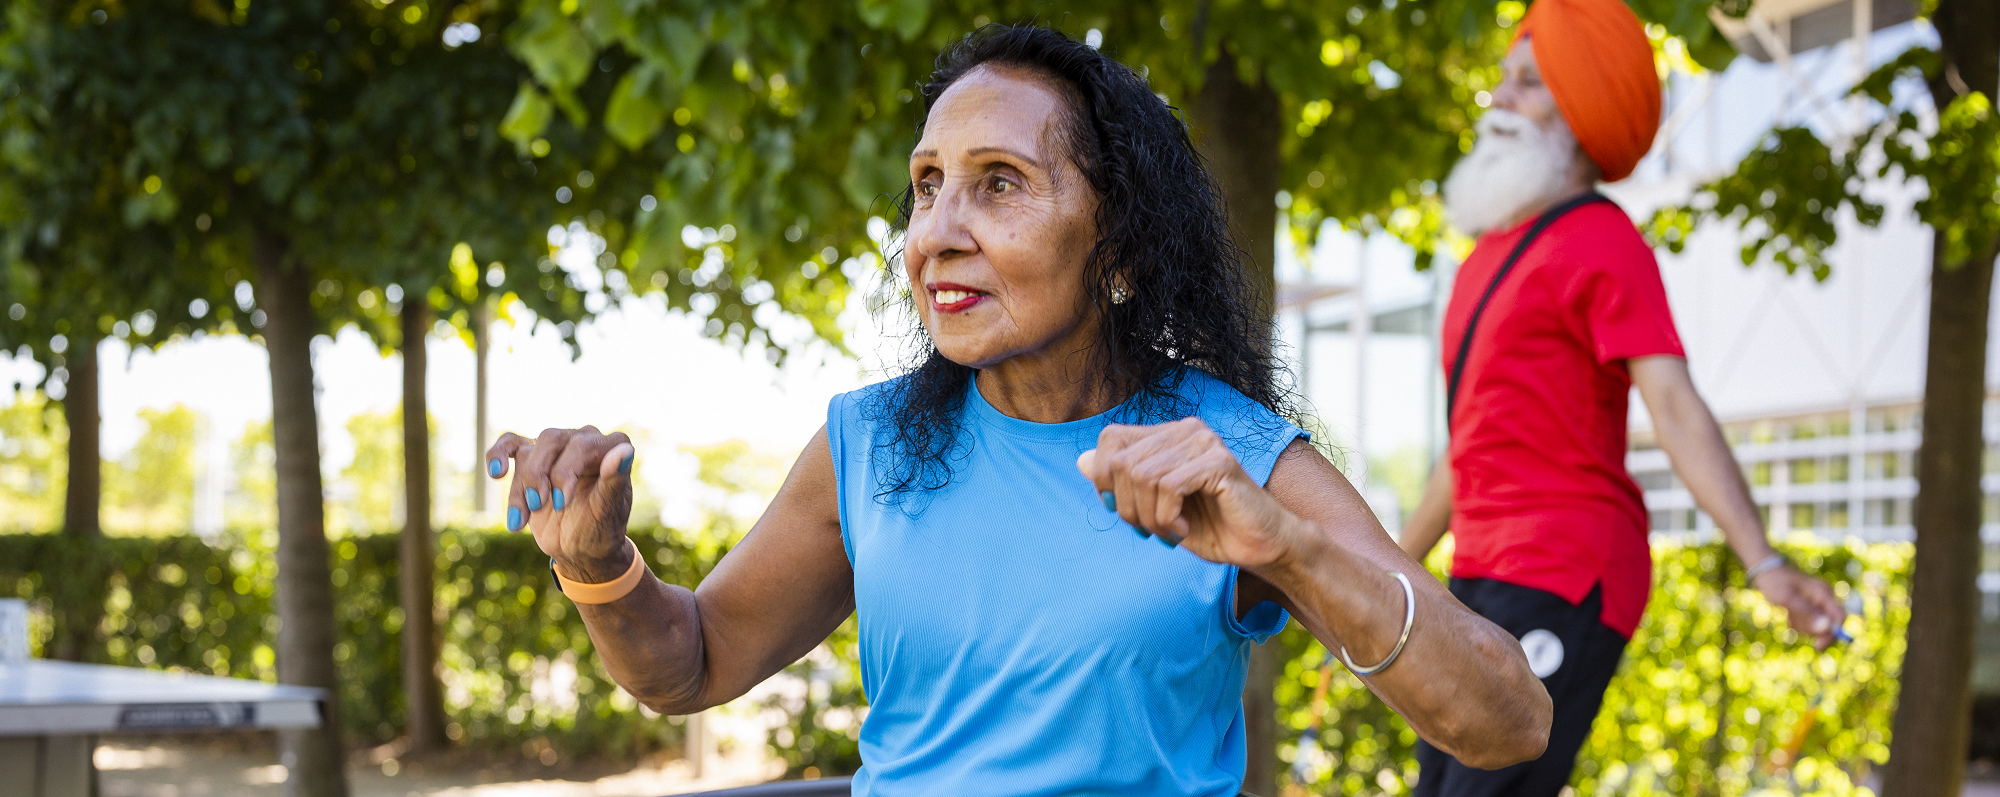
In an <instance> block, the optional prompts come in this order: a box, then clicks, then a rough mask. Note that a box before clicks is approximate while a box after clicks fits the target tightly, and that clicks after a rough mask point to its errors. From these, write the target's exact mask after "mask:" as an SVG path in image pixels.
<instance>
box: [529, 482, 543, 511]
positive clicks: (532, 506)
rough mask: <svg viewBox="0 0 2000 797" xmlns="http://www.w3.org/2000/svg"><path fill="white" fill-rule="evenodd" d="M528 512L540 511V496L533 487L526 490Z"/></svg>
mask: <svg viewBox="0 0 2000 797" xmlns="http://www.w3.org/2000/svg"><path fill="white" fill-rule="evenodd" d="M528 511H530V512H540V511H542V494H541V493H540V492H539V491H537V490H536V489H535V488H533V487H530V488H528Z"/></svg>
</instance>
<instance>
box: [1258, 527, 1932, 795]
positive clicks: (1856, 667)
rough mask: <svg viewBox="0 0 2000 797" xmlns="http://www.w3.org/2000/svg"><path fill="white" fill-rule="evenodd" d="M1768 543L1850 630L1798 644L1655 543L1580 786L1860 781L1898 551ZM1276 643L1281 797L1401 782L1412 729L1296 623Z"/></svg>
mask: <svg viewBox="0 0 2000 797" xmlns="http://www.w3.org/2000/svg"><path fill="white" fill-rule="evenodd" d="M1447 541H1448V538H1447ZM1778 547H1779V549H1780V550H1782V551H1784V552H1785V553H1786V554H1787V555H1789V556H1791V557H1792V558H1793V560H1794V561H1795V562H1797V563H1798V564H1799V566H1800V567H1801V568H1802V569H1804V570H1805V571H1806V572H1808V573H1814V574H1817V575H1819V576H1820V577H1822V578H1825V579H1827V580H1828V581H1830V582H1832V583H1833V584H1834V587H1835V590H1836V591H1837V592H1838V593H1839V594H1840V595H1841V597H1842V598H1843V599H1845V600H1846V601H1847V602H1848V608H1849V610H1850V611H1851V612H1854V613H1856V614H1857V615H1858V616H1859V619H1857V620H1850V621H1849V624H1848V629H1849V630H1850V631H1852V632H1854V635H1855V641H1854V642H1853V643H1852V644H1849V645H1845V646H1841V647H1836V648H1834V649H1832V650H1830V651H1828V652H1827V653H1825V654H1820V653H1815V652H1814V651H1813V650H1812V648H1811V647H1810V646H1808V645H1806V644H1803V643H1801V642H1800V641H1799V640H1798V638H1797V636H1796V634H1795V633H1794V632H1792V631H1791V630H1790V629H1789V628H1787V627H1786V626H1785V621H1784V617H1783V613H1782V612H1781V611H1778V610H1776V609H1774V608H1773V607H1772V606H1771V605H1770V604H1768V603H1766V602H1765V601H1764V599H1763V598H1762V597H1761V596H1759V595H1757V594H1756V593H1755V591H1754V590H1748V589H1744V588H1742V586H1741V582H1742V571H1741V569H1740V568H1737V567H1734V566H1732V563H1733V562H1734V558H1733V555H1731V554H1730V553H1728V551H1727V550H1725V549H1724V548H1723V547H1722V545H1721V544H1719V543H1712V544H1690V545H1678V544H1655V546H1654V553H1653V581H1654V588H1653V597H1652V602H1651V604H1650V605H1648V607H1647V610H1646V617H1645V622H1644V624H1643V625H1641V626H1640V628H1639V631H1638V633H1636V634H1634V635H1633V638H1632V642H1631V644H1629V645H1628V646H1627V647H1626V648H1625V658H1624V661H1623V662H1622V663H1621V664H1620V666H1619V671H1618V675H1617V677H1616V679H1615V680H1613V681H1612V684H1611V688H1610V689H1608V690H1607V691H1606V693H1605V702H1604V707H1603V709H1602V710H1601V711H1600V712H1599V713H1598V715H1597V723H1596V725H1595V726H1594V728H1593V729H1592V734H1591V737H1590V739H1589V741H1587V742H1586V743H1585V744H1584V748H1583V750H1582V752H1581V753H1580V754H1579V755H1578V758H1577V769H1576V773H1575V774H1574V775H1573V776H1572V778H1571V785H1572V786H1573V787H1575V789H1576V792H1577V793H1578V794H1579V795H1647V794H1673V795H1743V794H1756V793H1760V792H1766V791H1774V792H1776V793H1784V794H1813V795H1849V794H1859V793H1862V792H1863V789H1862V787H1861V786H1860V784H1861V783H1862V782H1863V781H1864V780H1865V779H1866V778H1867V777H1868V775H1869V773H1870V771H1871V770H1872V769H1873V768H1874V767H1877V766H1879V765H1880V764H1881V763H1882V762H1884V761H1885V760H1887V759H1888V757H1889V749H1888V735H1889V734H1888V732H1889V724H1890V718H1891V716H1892V714H1893V712H1894V711H1895V706H1896V693H1897V682H1896V677H1895V676H1896V674H1897V672H1898V670H1899V668H1900V665H1901V663H1902V658H1903V639H1904V635H1903V634H1904V629H1905V628H1906V627H1907V625H1908V623H1909V581H1908V576H1909V567H1910V556H1911V552H1912V549H1911V546H1910V545H1909V544H1908V543H1874V544H1865V543H1861V542H1851V543H1848V544H1845V545H1841V544H1835V543H1830V542H1825V541H1821V540H1818V539H1815V538H1813V537H1811V536H1809V535H1796V536H1794V537H1792V538H1790V539H1787V540H1785V541H1782V542H1781V543H1780V544H1779V546H1778ZM1449 561H1450V551H1449V550H1447V549H1445V547H1444V546H1441V547H1440V550H1438V551H1436V552H1434V553H1433V554H1432V556H1431V558H1430V560H1429V562H1428V563H1429V564H1430V565H1431V566H1432V568H1433V570H1434V571H1435V572H1438V573H1442V571H1443V569H1444V566H1445V564H1446V563H1447V562H1449ZM1857 610H1858V611H1857ZM1275 644H1280V645H1283V646H1284V648H1285V651H1286V665H1285V677H1282V678H1280V679H1279V680H1278V705H1279V718H1280V721H1281V722H1282V723H1283V724H1284V726H1285V728H1286V729H1287V739H1286V741H1285V742H1284V743H1283V744H1282V745H1281V747H1280V752H1279V755H1280V757H1281V758H1283V759H1284V760H1285V761H1286V762H1287V763H1288V764H1289V765H1290V767H1291V771H1292V775H1293V779H1292V786H1291V787H1288V789H1287V791H1286V794H1288V795H1293V794H1307V793H1314V794H1322V793H1334V794H1349V795H1365V794H1390V795H1395V794H1407V793H1409V791H1410V786H1411V785H1413V782H1414V780H1415V777H1416V774H1417V768H1416V762H1415V757H1414V752H1415V746H1416V741H1417V738H1416V733H1415V732H1414V731H1411V730H1410V728H1409V726H1408V725H1407V724H1406V723H1404V722H1403V720H1402V718H1401V717H1398V716H1396V714H1395V713H1394V712H1392V711H1390V710H1389V708H1388V707H1387V706H1385V705H1383V704H1382V702H1381V701H1380V700H1377V699H1375V697H1374V695H1372V694H1370V693H1369V692H1368V691H1367V689H1366V688H1365V687H1363V686H1362V685H1361V682H1360V681H1359V679H1356V678H1355V677H1354V676H1353V675H1350V674H1348V673H1347V672H1346V671H1345V670H1343V669H1341V668H1339V667H1338V666H1336V667H1335V668H1333V669H1332V670H1325V669H1322V667H1323V665H1324V664H1325V663H1326V662H1327V653H1326V649H1325V648H1324V647H1322V646H1320V645H1319V643H1318V642H1316V641H1314V640H1313V639H1312V637H1311V636H1309V635H1308V634H1306V633H1305V631H1304V629H1302V628H1300V627H1299V626H1298V625H1297V624H1293V625H1292V627H1290V628H1288V629H1287V630H1286V631H1285V633H1284V634H1282V635H1281V636H1279V637H1278V638H1277V640H1276V642H1275ZM1321 678H1330V680H1329V682H1328V684H1327V689H1326V697H1325V702H1324V703H1323V704H1321V705H1315V703H1314V700H1313V694H1314V690H1315V688H1316V687H1317V685H1318V683H1319V680H1320V679H1321ZM1808 715H1810V721H1807V718H1808ZM1316 718H1319V719H1318V721H1317V722H1316V721H1315V719H1316ZM1308 731H1312V732H1313V733H1312V734H1311V735H1310V736H1311V737H1312V738H1308V737H1309V734H1308ZM1792 750H1795V751H1798V758H1797V760H1796V761H1793V760H1791V759H1790V758H1789V757H1788V756H1787V755H1784V753H1786V752H1787V751H1792Z"/></svg>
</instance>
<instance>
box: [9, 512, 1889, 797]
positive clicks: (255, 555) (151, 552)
mask: <svg viewBox="0 0 2000 797" xmlns="http://www.w3.org/2000/svg"><path fill="white" fill-rule="evenodd" d="M633 537H634V539H635V540H637V541H638V543H639V547H640V550H641V551H643V552H645V553H646V555H647V558H648V559H649V560H650V561H651V562H652V563H653V565H654V571H655V572H657V573H660V574H661V576H662V577H663V578H666V579H668V580H669V581H673V582H676V583H680V584H682V585H684V586H688V587H692V586H694V585H695V584H696V583H698V582H699V580H700V578H701V577H702V576H704V575H706V573H707V572H708V570H709V569H710V568H711V567H712V566H713V563H714V562H715V561H716V560H717V559H718V558H719V556H720V554H721V551H719V550H717V549H716V548H714V547H713V546H708V547H703V548H701V549H695V548H691V547H690V546H688V545H686V544H683V543H682V542H681V541H680V538H679V537H678V536H676V535H674V534H673V533H671V532H667V531H665V530H652V531H641V532H636V533H634V535H633ZM272 542H273V540H272V538H271V537H270V536H269V535H268V534H266V535H262V536H256V537H251V538H245V539H236V540H232V541H229V542H227V543H225V544H221V545H217V546H210V545H207V544H205V543H203V542H201V541H200V540H198V539H195V538H192V537H113V538H107V539H104V540H101V541H99V542H97V543H95V544H94V545H92V546H91V547H89V548H84V549H80V548H79V547H78V546H76V545H75V544H74V543H71V542H70V541H68V540H66V539H64V538H61V537H58V536H55V535H0V595H18V596H21V597H25V598H28V599H30V600H31V601H34V603H35V605H36V606H37V607H38V609H39V611H37V612H36V613H35V615H34V616H35V618H36V619H35V629H34V636H35V639H36V644H37V645H38V646H39V645H42V644H45V643H46V642H47V641H48V640H50V639H52V638H53V635H54V634H56V633H59V632H60V631H62V630H63V629H66V628H73V627H78V626H79V625H87V626H88V627H90V629H91V632H90V634H89V635H88V638H89V645H88V646H87V648H86V651H85V656H84V658H85V660H88V661H96V662H103V663H109V664H122V665H129V666H150V667H167V668H175V669H185V670H192V671H197V672H208V673H215V674H218V675H233V676H238V677H250V678H260V679H264V680H270V679H272V678H273V676H274V674H275V669H274V667H273V660H272V652H271V651H272V649H271V638H272V633H271V632H272V628H273V626H274V622H273V620H272V619H271V614H270V611H271V584H272V579H273V577H274V575H275V573H274V569H273V566H272V564H271V563H272V558H271V556H270V549H271V543H272ZM1781 547H1783V548H1784V549H1785V550H1786V552H1787V553H1790V554H1791V555H1792V556H1793V557H1794V559H1795V560H1796V561H1798V562H1799V563H1800V564H1801V566H1803V567H1805V568H1806V569H1807V570H1809V571H1812V572H1815V573H1817V574H1819V575H1821V576H1823V577H1825V578H1827V579H1828V580H1830V581H1832V582H1834V584H1835V587H1836V589H1837V590H1838V591H1839V592H1840V594H1841V595H1842V596H1843V597H1846V596H1849V595H1853V596H1855V597H1854V598H1853V599H1852V600H1854V601H1856V602H1858V603H1859V604H1860V605H1861V606H1862V607H1863V608H1864V610H1865V620H1864V621H1862V622H1858V623H1852V624H1850V627H1851V628H1858V629H1859V633H1858V634H1857V637H1858V638H1857V639H1856V641H1855V642H1854V643H1853V644H1852V645H1848V646H1843V647H1841V648H1837V649H1835V651H1833V652H1831V653H1829V654H1826V655H1821V654H1815V653H1813V652H1812V650H1811V649H1810V648H1809V647H1807V646H1805V645H1803V644H1800V643H1799V642H1798V641H1797V640H1796V639H1795V638H1794V636H1793V634H1792V632H1791V631H1789V630H1787V629H1786V628H1785V627H1784V624H1783V622H1782V620H1781V619H1780V617H1779V612H1777V611H1775V610H1774V609H1773V608H1772V607H1770V606H1769V605H1767V604H1766V603H1764V601H1763V599H1762V598H1761V597H1759V596H1757V595H1756V593H1754V592H1752V591H1749V590H1745V589H1742V588H1740V587H1738V586H1736V585H1737V584H1738V583H1739V582H1740V581H1741V571H1740V568H1735V567H1732V566H1730V564H1729V563H1731V562H1733V558H1732V557H1730V556H1729V555H1728V554H1727V553H1726V552H1725V551H1724V550H1723V549H1722V548H1721V547H1720V546H1719V545H1707V546H1686V547H1682V546H1661V547H1659V548H1657V549H1656V551H1655V555H1654V563H1655V576H1654V579H1655V584H1656V586H1655V589H1654V594H1653V600H1652V604H1651V606H1650V607H1649V608H1648V611H1647V614H1646V621H1645V624H1644V625H1643V626H1642V627H1641V628H1640V629H1639V632H1638V634H1637V635H1635V637H1634V638H1633V640H1632V644H1631V645H1630V646H1629V647H1628V648H1627V649H1626V656H1625V660H1624V662H1623V664H1622V665H1621V667H1620V670H1619V674H1618V676H1617V679H1616V680H1615V681H1614V682H1613V684H1612V686H1611V689H1610V691H1609V693H1608V694H1607V696H1606V700H1605V708H1604V711H1603V712H1602V713H1601V714H1600V715H1599V717H1598V722H1597V725H1596V727H1595V729H1594V733H1593V735H1592V736H1591V738H1590V741H1589V742H1588V743H1586V745H1585V747H1584V750H1583V753H1582V755H1581V757H1580V760H1579V765H1578V768H1577V773H1576V776H1575V778H1574V780H1573V784H1574V785H1575V786H1576V788H1577V791H1578V793H1579V794H1582V795H1610V794H1635V795H1637V794H1727V795H1736V794H1744V793H1746V792H1749V791H1753V790H1760V789H1765V788H1776V789H1779V790H1781V791H1787V792H1794V793H1808V794H1825V795H1846V794H1852V793H1856V792H1857V791H1858V786H1857V785H1856V784H1858V783H1860V782H1861V781H1862V780H1863V778H1865V777H1866V775H1867V773H1868V770H1869V768H1870V767H1872V766H1875V765H1878V764H1879V763H1880V762H1882V761H1884V760H1886V759H1887V757H1888V729H1889V722H1890V716H1891V712H1892V711H1893V710H1894V706H1895V698H1896V686H1897V684H1896V679H1895V675H1896V672H1897V670H1898V667H1899V665H1900V662H1901V660H1902V655H1903V635H1904V629H1905V627H1906V625H1907V623H1908V619H1909V601H1908V583H1907V573H1908V571H1909V563H1910V552H1911V549H1910V546H1909V545H1908V544H1902V543H1883V544H1876V545H1861V544H1858V543H1856V544H1849V545H1836V544H1831V543H1826V542H1821V541H1816V540H1812V539H1809V538H1801V539H1796V540H1794V541H1792V542H1790V543H1788V544H1786V545H1784V546H1781ZM333 551H334V573H333V578H334V588H335V592H336V596H337V598H338V608H337V611H338V617H337V620H338V622H339V625H340V629H339V631H340V635H339V646H338V648H337V649H336V658H337V659H338V660H339V665H340V667H341V674H342V678H343V682H342V695H341V698H342V701H341V702H342V706H343V709H344V710H345V712H346V713H345V715H344V716H345V723H346V727H347V732H348V734H349V738H350V740H351V741H354V742H357V743H379V742H382V741H387V740H389V739H392V738H394V737H395V736H396V735H397V734H398V733H400V731H401V727H402V719H401V717H402V703H401V694H402V683H401V679H400V676H399V674H398V673H399V670H398V667H399V650H400V648H399V643H398V629H399V628H400V627H401V625H402V617H401V609H400V608H399V607H398V606H397V598H396V595H397V590H396V580H395V579H396V557H395V554H396V538H395V536H394V535H390V534H382V535H371V536H356V537H345V538H337V539H335V540H334V541H333ZM1440 560H1441V559H1434V560H1433V561H1440ZM437 585H438V608H439V612H440V615H441V616H442V617H443V618H444V622H443V630H444V637H445V645H444V650H443V667H444V680H445V687H446V705H447V713H449V714H450V716H451V720H452V722H453V724H454V726H455V727H454V729H453V731H454V734H455V735H456V736H457V737H458V738H460V739H461V740H462V741H463V742H465V743H467V744H473V745H481V746H488V747H495V748H506V747H512V746H534V747H535V748H536V749H539V746H541V745H547V746H549V747H552V748H554V749H555V750H557V751H558V752H559V754H563V755H575V754H579V753H594V754H603V755H614V756H617V755H626V754H630V753H632V752H635V751H636V750H639V749H643V748H646V747H653V746H658V745H665V744H673V743H675V742H676V741H677V740H678V738H679V736H680V731H679V728H678V726H677V725H676V723H675V721H673V720H670V719H665V718H659V717H657V716H651V715H649V712H646V711H644V710H643V709H641V708H640V707H639V706H638V705H637V704H636V702H635V701H633V700H632V699H631V698H630V697H629V696H626V695H625V694H624V693H623V692H622V691H620V690H618V689H616V687H615V686H613V685H612V683H611V680H610V678H609V677H608V676H607V675H606V674H605V672H604V670H603V668H602V667H601V666H600V665H599V664H598V663H597V659H596V657H595V656H594V655H592V654H591V648H590V642H589V639H588V637H587V635H586V634H585V632H584V629H583V626H582V623H581V622H580V621H579V620H578V619H577V617H576V612H575V609H574V607H573V606H572V605H571V604H570V603H569V601H567V600H565V599H563V598H562V597H561V596H560V595H559V594H557V593H556V592H555V591H554V590H553V589H551V587H550V584H549V571H548V558H547V557H545V556H543V555H542V554H541V553H540V551H539V550H537V549H536V547H535V545H534V541H533V540H532V539H531V538H530V537H528V536H527V535H512V534H504V533H487V532H456V531H446V532H444V533H442V534H441V535H440V545H439V556H438V573H437ZM1725 607H1726V608H1727V611H1725V610H1724V608H1725ZM1276 644H1279V645H1282V646H1283V650H1284V651H1285V654H1286V657H1287V663H1286V676H1285V677H1284V678H1282V679H1280V681H1279V685H1278V694H1277V697H1278V704H1279V718H1280V720H1281V722H1283V723H1284V725H1285V726H1286V728H1287V729H1288V734H1287V735H1286V738H1285V739H1284V741H1283V742H1282V745H1281V749H1280V754H1281V757H1283V758H1285V759H1286V760H1287V761H1290V762H1292V763H1293V770H1292V771H1293V772H1295V773H1299V774H1301V775H1303V776H1304V777H1303V782H1302V783H1301V784H1298V785H1302V786H1305V787H1306V788H1307V790H1308V791H1309V792H1311V793H1325V792H1334V793H1342V794H1356V795H1359V794H1370V793H1382V794H1403V793H1406V792H1407V791H1408V784H1409V783H1410V781H1411V780H1412V779H1413V777H1414V775H1415V772H1416V769H1415V764H1414V762H1413V758H1412V755H1411V751H1412V747H1413V745H1414V744H1415V742H1416V735H1415V734H1414V733H1413V732H1412V731H1411V730H1410V729H1409V727H1408V726H1407V725H1406V724H1405V723H1404V722H1403V721H1402V719H1401V718H1399V717H1397V716H1395V715H1394V714H1393V713H1392V712H1390V711H1389V710H1388V709H1387V708H1386V707H1385V706H1383V705H1382V703H1381V702H1380V701H1378V700H1376V699H1375V698H1374V696H1373V695H1371V694H1369V693H1368V692H1367V690H1366V689H1365V688H1363V687H1362V686H1361V685H1360V682H1359V681H1358V680H1356V679H1355V678H1354V677H1353V676H1351V675H1348V674H1347V673H1346V672H1345V671H1344V670H1341V669H1339V668H1335V669H1334V670H1333V671H1332V680H1330V681H1329V683H1328V689H1327V702H1326V705H1325V706H1324V707H1323V708H1322V709H1317V710H1316V709H1315V707H1314V706H1312V705H1311V699H1312V695H1313V689H1314V686H1315V685H1316V684H1317V682H1318V678H1319V675H1320V669H1319V668H1320V665H1321V663H1322V662H1324V661H1325V656H1326V652H1325V650H1324V648H1322V647H1320V645H1319V644H1318V643H1317V642H1315V641H1313V640H1312V638H1311V637H1310V636H1308V635H1307V634H1306V633H1305V632H1304V631H1303V630H1302V629H1300V628H1299V627H1298V626H1297V625H1296V624H1294V625H1293V627H1292V628H1290V629H1288V630H1287V631H1286V632H1285V633H1284V634H1282V635H1281V636H1280V637H1278V639H1277V641H1276ZM858 657H859V648H858V644H857V642H856V640H855V637H854V629H853V621H852V620H851V619H850V620H849V622H848V623H847V624H845V625H843V626H842V628H841V630H840V631H838V632H836V633H835V635H834V637H833V638H832V639H829V640H828V644H827V645H825V646H822V647H821V648H820V649H819V650H817V651H815V652H814V653H813V655H812V656H809V657H808V658H807V659H806V660H805V661H802V662H800V663H798V664H795V665H793V666H792V667H790V668H788V669H787V672H788V673H790V674H792V675H794V676H797V677H798V678H799V679H800V681H801V682H803V688H802V689H801V688H792V689H789V690H777V691H776V692H775V693H774V694H773V695H772V696H771V697H769V698H767V699H766V701H765V704H764V707H765V708H766V709H767V710H770V711H773V712H778V713H780V714H782V716H783V718H784V720H785V721H784V722H782V723H779V724H778V725H777V727H776V729H775V730H774V731H773V732H772V734H771V737H770V742H771V745H772V748H773V751H774V752H775V753H776V754H777V755H778V756H780V757H781V758H782V759H783V760H784V761H785V762H786V764H787V768H788V769H789V770H790V771H791V772H792V773H794V774H799V773H804V772H805V771H807V770H808V769H812V770H817V771H819V772H821V773H826V774H834V773H840V772H848V771H852V769H853V768H854V767H855V766H856V765H858V763H859V760H860V759H859V754H858V750H857V746H856V743H855V739H856V736H857V733H858V729H859V721H860V718H861V716H862V715H863V714H865V708H864V705H863V704H864V700H863V697H862V695H861V690H860V686H859V684H860V678H859V670H858V666H857V660H858ZM572 676H573V681H572V680H571V679H572ZM793 686H794V687H797V686H798V684H797V683H794V684H793ZM1815 701H1817V705H1818V707H1819V709H1818V710H1819V714H1820V715H1821V717H1820V719H1819V720H1818V722H1817V723H1816V724H1815V725H1814V726H1813V729H1812V730H1811V732H1810V733H1809V734H1807V735H1806V738H1805V739H1804V741H1803V744H1802V747H1803V751H1804V754H1803V755H1802V757H1801V760H1800V761H1799V762H1797V763H1796V764H1795V765H1793V766H1790V767H1776V766H1774V764H1775V761H1774V757H1773V754H1774V753H1775V752H1776V751H1778V750H1779V749H1780V748H1781V747H1782V746H1783V745H1784V744H1785V743H1786V742H1788V741H1790V739H1791V736H1792V733H1793V730H1794V728H1796V727H1797V726H1798V725H1799V719H1800V717H1801V715H1802V714H1803V713H1804V712H1806V711H1808V710H1810V709H1811V707H1812V706H1814V705H1815ZM1315 718H1319V721H1318V723H1317V724H1315ZM1718 727H1719V728H1720V731H1721V733H1720V734H1719V735H1718V733H1717V730H1718ZM1309 728H1311V729H1313V730H1315V731H1316V733H1317V734H1318V744H1316V745H1314V744H1301V739H1302V738H1303V737H1304V735H1305V732H1306V731H1307V730H1308V729H1309Z"/></svg>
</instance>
